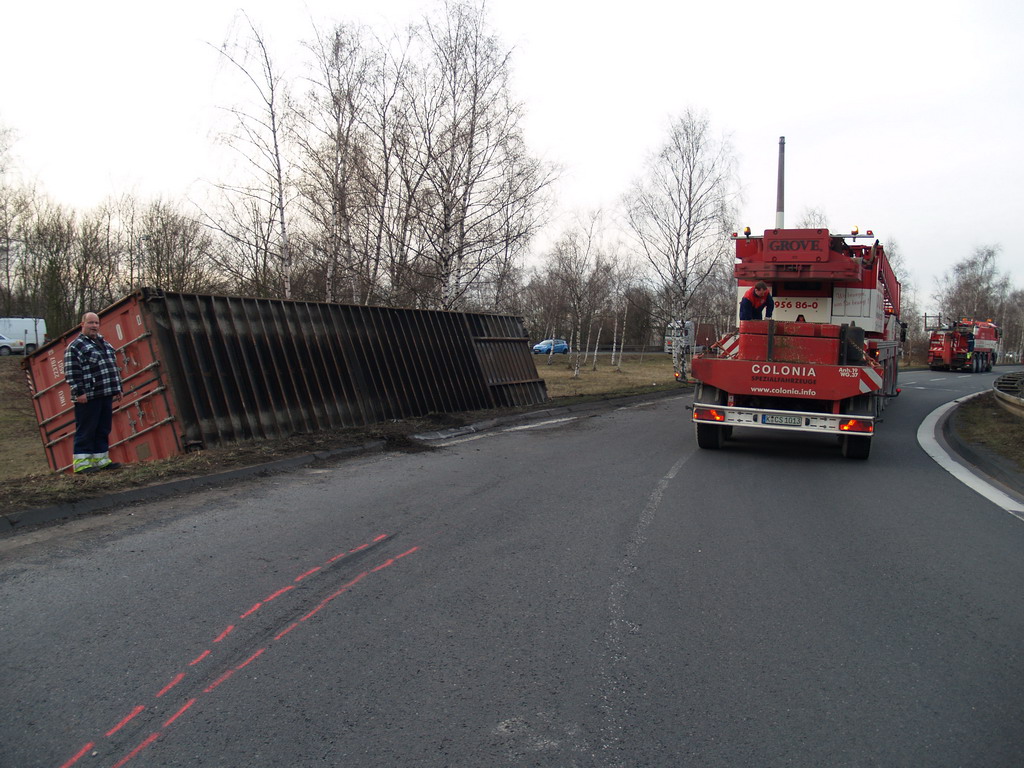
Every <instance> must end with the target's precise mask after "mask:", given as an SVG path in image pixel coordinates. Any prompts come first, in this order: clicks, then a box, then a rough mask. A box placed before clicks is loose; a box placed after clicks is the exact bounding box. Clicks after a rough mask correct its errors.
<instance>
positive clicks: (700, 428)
mask: <svg viewBox="0 0 1024 768" xmlns="http://www.w3.org/2000/svg"><path fill="white" fill-rule="evenodd" d="M694 426H695V427H696V428H697V445H698V446H700V447H701V448H706V449H710V450H713V451H716V450H718V449H719V448H721V447H722V446H723V445H724V444H725V430H726V427H716V426H715V425H714V424H699V423H698V424H694Z"/></svg>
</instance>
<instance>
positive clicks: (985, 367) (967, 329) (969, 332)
mask: <svg viewBox="0 0 1024 768" xmlns="http://www.w3.org/2000/svg"><path fill="white" fill-rule="evenodd" d="M925 329H926V330H928V331H930V332H931V336H930V337H929V339H928V367H929V368H930V369H931V370H933V371H966V372H968V373H979V372H984V371H991V370H992V366H993V365H995V363H996V361H997V359H998V357H999V346H1000V340H1001V339H1002V335H1003V332H1002V329H1001V328H1000V327H999V326H998V325H996V324H995V323H993V322H992V321H991V320H973V319H971V318H967V317H965V318H962V319H961V320H958V321H957V322H955V323H950V324H949V325H946V326H943V324H942V320H941V318H939V319H938V322H937V324H936V325H935V326H934V327H933V326H931V325H930V324H929V322H928V316H927V315H926V316H925Z"/></svg>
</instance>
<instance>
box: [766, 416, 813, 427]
mask: <svg viewBox="0 0 1024 768" xmlns="http://www.w3.org/2000/svg"><path fill="white" fill-rule="evenodd" d="M761 423H762V424H778V425H780V426H784V427H799V426H801V425H802V424H803V423H804V420H803V417H802V416H784V415H781V414H777V413H766V414H764V415H762V416H761Z"/></svg>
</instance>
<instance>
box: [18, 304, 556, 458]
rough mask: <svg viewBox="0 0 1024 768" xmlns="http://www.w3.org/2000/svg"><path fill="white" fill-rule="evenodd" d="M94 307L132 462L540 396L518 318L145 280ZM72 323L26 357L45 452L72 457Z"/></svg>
mask: <svg viewBox="0 0 1024 768" xmlns="http://www.w3.org/2000/svg"><path fill="white" fill-rule="evenodd" d="M99 314H100V333H101V334H102V335H103V337H104V338H106V339H107V341H109V342H110V343H111V345H112V346H113V347H114V349H115V350H116V351H117V358H118V363H119V366H120V369H121V376H122V378H123V381H124V390H125V392H124V397H123V398H122V400H121V401H120V402H117V403H115V405H114V426H113V429H112V431H111V436H110V446H111V449H110V455H111V458H112V459H114V460H115V461H120V462H125V463H132V462H137V461H147V460H153V459H161V458H166V457H168V456H173V455H175V454H178V453H182V452H184V451H187V450H191V449H194V448H203V447H210V446H214V445H221V444H224V443H229V442H233V441H237V440H253V439H259V438H274V437H285V436H290V435H295V434H302V433H308V432H314V431H320V430H325V429H332V428H339V427H356V426H364V425H367V424H372V423H375V422H380V421H387V420H390V419H402V418H411V417H415V416H424V415H426V414H428V413H444V412H456V411H470V410H480V409H485V408H496V407H505V406H520V405H532V404H537V403H543V402H544V401H545V400H546V399H547V390H546V388H545V386H544V381H543V380H542V379H541V378H540V377H539V376H538V375H537V369H536V366H535V365H534V363H533V358H532V355H531V354H530V348H529V346H528V342H527V336H526V332H525V330H524V328H523V322H522V319H521V318H518V317H512V316H508V315H491V314H475V313H468V312H441V311H431V310H415V309H396V308H389V307H362V306H354V305H347V304H326V303H315V302H302V301H281V300H272V299H251V298H240V297H232V296H207V295H197V294H182V293H166V292H162V291H158V290H154V289H148V288H143V289H141V290H140V291H138V292H136V293H134V294H132V295H130V296H127V297H126V298H124V299H122V300H121V301H119V302H117V303H116V304H113V305H112V306H110V307H108V308H107V309H105V310H103V311H102V312H100V313H99ZM77 335H78V329H77V328H76V329H74V330H72V331H68V332H67V333H65V334H64V335H63V336H61V337H60V338H58V339H55V340H54V341H52V342H51V343H49V344H47V345H46V346H44V347H42V348H40V349H39V350H38V351H37V352H36V353H35V354H34V355H31V356H30V357H28V358H27V359H26V360H25V362H24V364H23V365H24V367H25V369H26V372H27V374H28V379H29V387H30V389H31V390H32V395H33V400H34V402H35V408H36V416H37V418H38V420H39V429H40V434H41V436H42V440H43V445H44V446H45V448H46V455H47V460H48V461H49V463H50V467H51V468H53V469H54V470H58V471H60V470H67V469H68V468H69V467H70V464H71V457H72V443H73V440H74V431H75V423H74V422H75V419H74V405H73V403H72V402H71V397H70V393H69V390H68V387H67V384H65V383H64V350H65V348H66V347H67V345H68V344H69V343H70V342H71V341H72V340H73V339H74V338H75V337H76V336H77Z"/></svg>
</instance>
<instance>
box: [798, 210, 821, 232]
mask: <svg viewBox="0 0 1024 768" xmlns="http://www.w3.org/2000/svg"><path fill="white" fill-rule="evenodd" d="M796 228H797V229H828V216H826V215H825V209H824V208H804V210H803V213H802V214H801V215H800V219H799V220H798V221H797V223H796Z"/></svg>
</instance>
